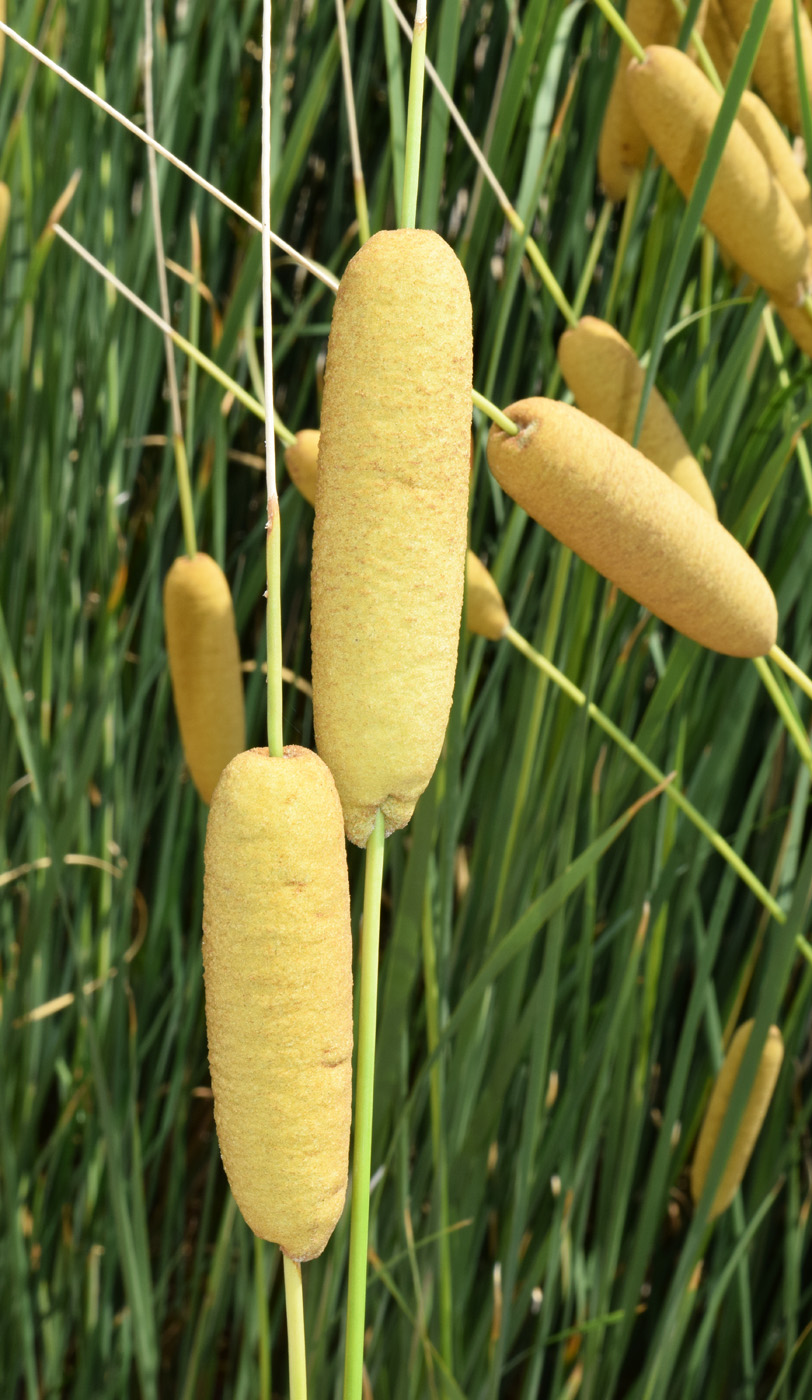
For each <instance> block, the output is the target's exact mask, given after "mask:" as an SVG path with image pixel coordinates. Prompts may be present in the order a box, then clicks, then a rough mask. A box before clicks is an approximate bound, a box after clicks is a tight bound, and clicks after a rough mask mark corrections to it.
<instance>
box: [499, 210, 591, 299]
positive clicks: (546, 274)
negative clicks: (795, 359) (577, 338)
mask: <svg viewBox="0 0 812 1400" xmlns="http://www.w3.org/2000/svg"><path fill="white" fill-rule="evenodd" d="M505 217H506V219H507V221H508V223H509V224H510V226H511V228H512V229H514V230H515V232H516V233H518V234H519V235H520V237H523V238H524V239H525V246H526V248H527V256H528V258H529V259H530V261H531V263H532V264H533V266H534V268H535V269H536V272H537V273H538V275H539V277H540V278H541V280H542V282H543V283H544V285H545V287H546V288H547V291H548V292H549V293H550V296H551V297H552V299H553V301H554V302H555V304H556V306H557V307H558V309H559V311H560V312H561V315H562V316H563V317H564V320H565V321H566V322H567V325H568V326H572V327H575V326H577V324H578V317H577V316H576V314H575V312H574V311H573V309H572V307H571V306H570V304H569V302H568V301H567V298H566V297H565V295H564V293H563V291H562V290H561V287H560V285H559V283H558V281H557V280H556V278H555V276H554V275H553V271H552V268H551V267H550V265H549V263H548V262H547V259H546V258H545V257H544V255H543V253H542V251H541V249H540V248H539V246H538V243H537V242H536V240H535V238H531V237H530V235H529V234H528V233H527V230H526V229H525V226H524V223H523V221H522V220H521V219H520V218H519V215H518V214H517V213H516V210H515V209H514V208H513V205H512V204H510V205H508V207H507V209H506V210H505Z"/></svg>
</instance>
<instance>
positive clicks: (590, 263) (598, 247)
mask: <svg viewBox="0 0 812 1400" xmlns="http://www.w3.org/2000/svg"><path fill="white" fill-rule="evenodd" d="M613 208H614V205H613V204H612V201H611V199H605V200H604V201H603V208H602V209H601V212H600V215H599V216H598V222H597V223H596V225H595V232H594V233H593V235H592V242H591V243H590V245H589V252H588V253H587V258H586V262H585V263H584V270H583V272H582V273H581V280H580V282H579V283H578V287H577V289H576V292H575V300H574V301H573V303H572V312H573V315H574V316H575V319H576V321H577V320H578V319H579V318H580V315H581V312H582V311H583V309H584V303H585V301H586V299H587V295H588V293H589V287H590V283H591V282H592V275H593V273H594V271H595V267H596V264H597V261H598V258H599V257H600V255H601V253H602V251H603V245H604V241H605V239H606V230H607V229H608V227H609V220H610V219H611V217H612V209H613ZM550 398H552V395H550Z"/></svg>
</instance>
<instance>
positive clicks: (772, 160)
mask: <svg viewBox="0 0 812 1400" xmlns="http://www.w3.org/2000/svg"><path fill="white" fill-rule="evenodd" d="M736 120H737V121H739V122H741V125H742V126H743V127H744V129H745V131H746V132H747V133H748V135H749V136H751V137H752V139H753V140H754V141H755V143H756V145H757V146H758V148H759V150H760V151H761V154H762V155H763V157H764V159H765V160H766V162H767V164H768V166H769V167H770V170H771V171H772V173H773V175H774V176H775V178H776V180H777V181H778V183H779V185H780V186H781V188H782V190H783V191H784V193H785V195H787V197H788V198H789V200H790V203H791V204H792V206H793V208H794V210H795V212H796V214H797V215H798V218H799V219H800V221H801V223H802V224H803V226H804V228H805V229H806V230H807V231H808V230H809V229H810V227H812V190H810V188H809V181H808V180H807V178H806V175H805V174H804V172H803V170H802V169H801V167H800V165H799V164H798V162H797V160H796V159H795V154H794V152H793V149H792V147H791V145H790V144H789V141H788V140H787V138H786V136H785V135H784V132H783V131H782V129H781V127H780V126H779V124H778V122H777V121H776V119H775V117H774V116H773V114H772V112H771V111H770V109H769V107H768V106H767V104H766V102H762V100H761V98H760V97H757V96H756V94H755V93H754V92H743V93H742V99H741V102H740V104H739V110H738V113H737V114H736Z"/></svg>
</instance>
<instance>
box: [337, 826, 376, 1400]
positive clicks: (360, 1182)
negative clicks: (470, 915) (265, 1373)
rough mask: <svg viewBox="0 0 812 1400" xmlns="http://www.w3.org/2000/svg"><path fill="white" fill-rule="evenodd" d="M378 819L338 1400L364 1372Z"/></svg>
mask: <svg viewBox="0 0 812 1400" xmlns="http://www.w3.org/2000/svg"><path fill="white" fill-rule="evenodd" d="M383 844H384V822H383V814H382V813H381V812H380V811H379V812H378V813H377V815H376V817H375V825H374V827H373V828H372V835H371V836H370V838H369V841H368V842H367V848H366V869H365V874H364V922H363V927H362V930H361V989H360V995H359V1011H358V1059H357V1068H356V1074H355V1140H354V1142H353V1153H352V1211H351V1216H350V1264H349V1283H348V1291H347V1334H346V1343H345V1352H344V1400H361V1396H362V1393H363V1376H364V1318H365V1313H366V1293H367V1242H368V1239H369V1180H370V1166H371V1159H372V1090H373V1085H374V1081H375V1019H376V1012H377V1004H378V944H379V941H380V929H381V888H382V885H383Z"/></svg>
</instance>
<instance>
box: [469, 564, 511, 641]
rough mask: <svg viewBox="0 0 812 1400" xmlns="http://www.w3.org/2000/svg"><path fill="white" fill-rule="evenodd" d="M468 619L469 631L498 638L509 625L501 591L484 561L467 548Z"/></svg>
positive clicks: (492, 638) (493, 639) (490, 638)
mask: <svg viewBox="0 0 812 1400" xmlns="http://www.w3.org/2000/svg"><path fill="white" fill-rule="evenodd" d="M465 598H466V604H465V606H466V613H465V621H466V624H467V627H468V631H469V632H475V633H476V635H477V636H479V637H487V638H488V640H489V641H491V642H498V641H499V640H500V638H502V637H504V635H505V633H506V631H507V629H508V627H509V626H510V618H509V617H508V615H507V609H506V608H505V605H504V603H503V601H502V595H501V593H500V592H499V589H498V588H497V587H496V584H495V583H494V581H493V578H492V577H491V575H490V573H489V572H488V570H487V569H486V568H485V565H484V564H483V563H482V561H481V560H480V559H479V558H478V557H477V556H476V554H474V551H473V550H472V549H469V550H468V554H467V556H466V564H465Z"/></svg>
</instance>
